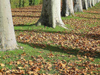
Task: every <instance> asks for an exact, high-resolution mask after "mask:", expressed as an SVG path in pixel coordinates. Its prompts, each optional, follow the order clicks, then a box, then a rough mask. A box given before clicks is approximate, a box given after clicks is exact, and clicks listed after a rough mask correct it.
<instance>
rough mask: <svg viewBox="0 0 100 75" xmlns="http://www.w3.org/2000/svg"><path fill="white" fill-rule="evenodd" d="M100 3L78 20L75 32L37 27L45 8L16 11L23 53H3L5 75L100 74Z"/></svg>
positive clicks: (69, 22)
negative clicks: (42, 10)
mask: <svg viewBox="0 0 100 75" xmlns="http://www.w3.org/2000/svg"><path fill="white" fill-rule="evenodd" d="M99 6H100V3H99V4H97V5H96V6H95V7H93V8H90V9H89V10H84V12H83V13H80V12H77V13H75V15H76V16H75V17H66V18H65V17H62V19H63V22H64V23H65V24H66V27H68V28H69V29H71V30H65V29H61V28H59V27H57V28H56V29H53V28H49V27H44V26H40V27H36V26H34V25H33V24H34V23H36V21H37V20H38V19H39V17H40V14H41V8H42V7H41V5H38V6H30V7H25V8H20V9H19V8H17V9H12V14H13V21H14V25H15V30H16V38H17V41H18V42H19V43H18V44H19V45H21V46H22V47H23V48H22V47H20V50H15V51H7V52H1V53H0V55H1V56H0V74H1V75H2V74H3V75H4V74H5V75H6V74H8V75H11V74H13V75H16V74H19V75H27V74H29V75H32V74H33V75H100V7H99Z"/></svg>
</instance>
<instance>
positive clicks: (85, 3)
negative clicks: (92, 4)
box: [82, 0, 88, 10]
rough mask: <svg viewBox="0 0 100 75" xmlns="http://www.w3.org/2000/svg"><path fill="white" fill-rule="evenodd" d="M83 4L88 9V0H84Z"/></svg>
mask: <svg viewBox="0 0 100 75" xmlns="http://www.w3.org/2000/svg"><path fill="white" fill-rule="evenodd" d="M82 6H83V9H86V10H87V9H88V4H87V0H82Z"/></svg>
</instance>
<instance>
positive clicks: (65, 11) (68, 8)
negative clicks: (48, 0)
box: [61, 0, 74, 16]
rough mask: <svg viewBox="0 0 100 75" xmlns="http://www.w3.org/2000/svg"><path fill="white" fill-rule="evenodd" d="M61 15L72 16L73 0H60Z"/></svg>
mask: <svg viewBox="0 0 100 75" xmlns="http://www.w3.org/2000/svg"><path fill="white" fill-rule="evenodd" d="M61 14H62V16H69V15H72V16H74V8H73V0H62V12H61Z"/></svg>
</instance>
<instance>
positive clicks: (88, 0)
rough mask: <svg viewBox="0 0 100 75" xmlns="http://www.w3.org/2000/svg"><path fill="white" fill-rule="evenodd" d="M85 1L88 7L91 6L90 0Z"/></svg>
mask: <svg viewBox="0 0 100 75" xmlns="http://www.w3.org/2000/svg"><path fill="white" fill-rule="evenodd" d="M87 3H88V7H90V8H92V5H91V4H92V3H91V0H87Z"/></svg>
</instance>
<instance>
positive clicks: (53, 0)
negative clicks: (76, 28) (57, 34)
mask: <svg viewBox="0 0 100 75" xmlns="http://www.w3.org/2000/svg"><path fill="white" fill-rule="evenodd" d="M60 8H61V0H43V7H42V12H41V17H40V19H39V20H38V22H37V23H36V25H37V26H38V25H45V26H50V27H53V28H55V27H56V25H59V26H61V27H63V28H65V29H67V28H66V27H65V24H64V23H63V21H62V19H61V9H60Z"/></svg>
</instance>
